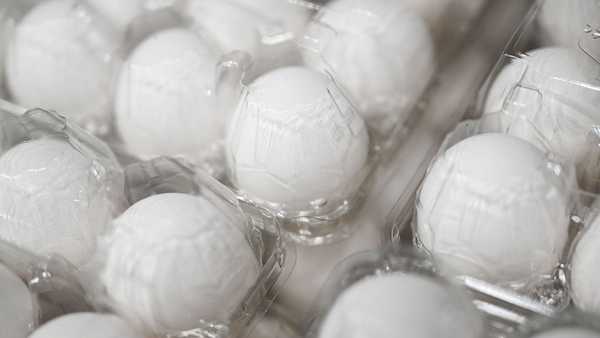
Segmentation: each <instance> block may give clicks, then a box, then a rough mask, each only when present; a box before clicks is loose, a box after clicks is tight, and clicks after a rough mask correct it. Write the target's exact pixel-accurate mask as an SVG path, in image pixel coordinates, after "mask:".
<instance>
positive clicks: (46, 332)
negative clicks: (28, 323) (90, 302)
mask: <svg viewBox="0 0 600 338" xmlns="http://www.w3.org/2000/svg"><path fill="white" fill-rule="evenodd" d="M57 337H60V338H81V337H85V338H143V336H142V335H141V334H140V333H137V332H136V331H134V330H133V329H132V328H131V327H130V326H129V325H128V324H127V323H126V322H125V321H123V320H122V319H121V318H119V317H117V316H114V315H111V314H100V313H74V314H70V315H66V316H62V317H59V318H56V319H54V320H52V321H50V322H48V323H46V324H44V325H43V326H42V327H40V328H39V329H37V330H36V331H35V332H34V333H33V334H32V335H31V336H30V337H29V338H57Z"/></svg>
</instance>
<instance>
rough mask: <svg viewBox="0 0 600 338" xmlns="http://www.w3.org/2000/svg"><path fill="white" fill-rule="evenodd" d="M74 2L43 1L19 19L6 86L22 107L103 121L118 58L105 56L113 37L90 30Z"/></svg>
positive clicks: (10, 46) (107, 112)
mask: <svg viewBox="0 0 600 338" xmlns="http://www.w3.org/2000/svg"><path fill="white" fill-rule="evenodd" d="M77 6H78V2H77V1H76V0H51V1H44V2H41V3H40V4H39V5H38V6H36V7H34V8H33V9H32V10H31V11H30V12H29V13H28V14H27V15H26V16H25V17H24V18H23V19H22V20H21V21H20V22H19V23H18V25H17V27H16V29H15V32H14V36H13V38H12V39H11V40H10V43H9V44H8V51H7V60H6V63H7V65H6V78H7V85H8V89H9V91H10V93H11V94H12V96H13V98H14V99H15V100H16V101H17V102H18V103H20V104H21V105H23V106H25V107H44V108H46V109H53V110H56V111H59V112H61V113H64V114H66V115H67V116H70V117H72V118H73V119H75V121H76V122H80V123H83V124H85V123H86V122H87V121H89V120H94V121H99V122H102V123H107V121H108V119H110V111H111V106H112V97H111V90H112V88H111V84H112V77H113V71H114V70H115V69H116V68H115V67H116V64H115V63H114V62H111V61H107V60H106V59H105V58H106V56H107V53H109V52H111V51H112V50H111V48H112V46H114V44H115V43H116V42H115V41H111V37H110V36H103V35H101V34H98V32H93V31H92V29H93V28H91V27H89V25H86V24H85V20H81V18H79V17H78V15H77V13H76V8H77ZM91 36H94V37H95V39H96V40H95V41H94V44H95V45H94V47H91V43H92V42H91V40H90V39H91ZM103 39H107V40H103Z"/></svg>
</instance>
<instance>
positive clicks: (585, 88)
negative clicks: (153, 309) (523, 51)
mask: <svg viewBox="0 0 600 338" xmlns="http://www.w3.org/2000/svg"><path fill="white" fill-rule="evenodd" d="M525 67H526V69H527V70H526V72H524V70H525ZM598 75H600V66H599V65H598V64H597V63H595V62H594V61H593V60H592V59H591V58H589V57H587V56H586V55H585V54H582V53H580V52H578V51H577V50H573V49H568V48H562V47H552V48H542V49H536V50H533V51H529V52H528V53H527V55H526V56H524V57H523V59H522V60H521V61H512V62H511V63H510V64H508V65H507V66H506V67H505V68H504V69H503V70H502V71H501V73H500V74H499V75H498V77H497V78H496V80H495V81H494V83H493V85H492V87H491V89H490V91H489V93H488V95H487V99H486V102H485V107H484V113H485V114H490V113H498V112H501V111H503V108H506V113H505V114H503V115H502V116H501V118H500V120H499V122H498V123H497V124H496V125H493V126H491V128H492V129H494V130H495V131H506V130H509V129H510V131H509V132H510V133H511V134H514V135H515V136H518V137H520V138H522V139H524V140H527V141H529V142H531V143H533V144H535V145H536V146H538V147H539V148H540V149H545V146H544V144H547V145H548V146H549V147H550V150H552V151H554V152H555V153H557V154H558V155H559V156H562V157H563V158H567V159H574V160H576V161H581V160H582V157H583V156H584V154H585V149H586V147H585V145H586V135H587V133H588V132H589V131H590V129H591V127H592V125H594V124H596V123H599V122H600V114H599V113H598V110H597V107H598V106H599V105H600V91H598V90H597V89H594V87H598V88H600V80H598ZM517 86H519V87H518V88H519V89H518V90H517V91H516V92H515V88H517ZM511 95H512V96H511ZM524 119H525V120H526V121H528V122H527V125H526V126H525V128H519V127H518V126H519V124H520V123H523V120H524ZM540 136H541V137H540ZM541 140H543V141H541Z"/></svg>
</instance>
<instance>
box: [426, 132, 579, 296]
mask: <svg viewBox="0 0 600 338" xmlns="http://www.w3.org/2000/svg"><path fill="white" fill-rule="evenodd" d="M562 169H564V168H560V167H558V166H556V165H554V166H552V165H551V164H550V162H548V161H547V159H546V156H545V155H544V153H542V152H541V151H539V150H538V149H537V148H535V147H534V146H533V145H531V144H529V143H528V142H525V141H523V140H521V139H518V138H515V137H513V136H509V135H505V134H481V135H477V136H473V137H470V138H467V139H465V140H463V141H461V142H459V143H457V144H456V145H454V146H452V147H451V148H449V149H448V150H447V151H446V152H445V153H444V154H443V155H442V156H440V157H439V158H438V159H437V160H436V161H435V162H434V163H433V165H432V166H431V168H430V169H429V172H428V174H427V176H426V178H425V180H424V182H423V184H422V187H421V191H420V194H419V197H418V203H417V228H416V230H417V235H418V238H419V240H420V241H421V242H422V244H423V246H424V247H425V248H426V249H427V250H429V251H430V252H431V253H432V254H433V256H434V258H435V259H436V261H437V262H438V263H439V264H440V266H441V270H442V271H443V272H444V273H446V274H450V275H468V276H473V277H477V278H481V279H484V280H486V281H489V282H492V283H496V284H502V285H508V286H520V285H521V284H522V283H527V282H535V281H537V280H538V279H539V278H540V277H541V276H542V275H545V274H548V273H551V272H552V270H553V269H554V268H555V267H556V266H557V265H558V262H559V259H560V257H561V254H562V252H563V248H564V246H565V243H566V241H567V230H568V226H569V212H570V203H569V195H568V193H567V189H568V188H572V186H567V184H569V183H571V182H572V180H568V181H567V180H566V178H563V177H562V176H559V175H558V174H560V175H564V173H561V172H560V171H561V170H562ZM572 184H574V183H572Z"/></svg>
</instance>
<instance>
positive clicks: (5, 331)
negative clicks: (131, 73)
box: [0, 263, 36, 338]
mask: <svg viewBox="0 0 600 338" xmlns="http://www.w3.org/2000/svg"><path fill="white" fill-rule="evenodd" d="M0 299H1V300H2V301H0V327H1V328H2V335H3V336H5V337H10V338H25V337H27V336H28V335H29V333H30V332H31V330H32V329H33V325H34V324H35V322H36V308H35V303H34V299H33V296H32V295H31V293H30V292H29V289H28V288H27V286H26V285H25V284H24V283H23V281H22V280H21V279H20V278H19V277H18V276H17V275H15V274H14V273H13V272H12V271H10V270H8V269H7V268H6V267H5V266H4V265H2V264H1V263H0Z"/></svg>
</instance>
